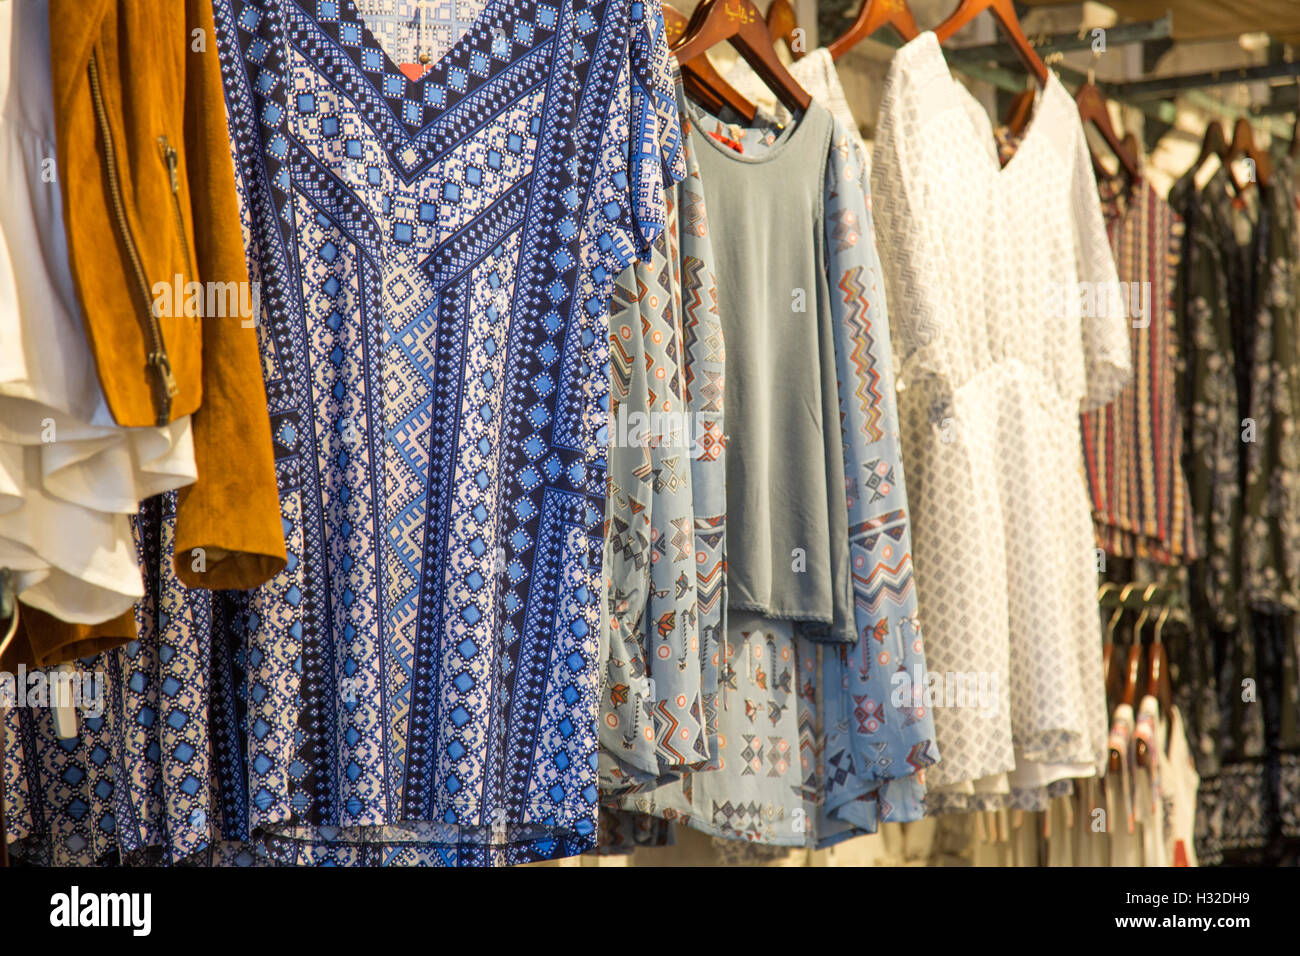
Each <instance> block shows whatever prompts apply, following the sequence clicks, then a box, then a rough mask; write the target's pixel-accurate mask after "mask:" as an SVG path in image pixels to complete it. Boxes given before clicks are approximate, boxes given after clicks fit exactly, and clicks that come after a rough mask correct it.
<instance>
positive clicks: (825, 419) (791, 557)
mask: <svg viewBox="0 0 1300 956" xmlns="http://www.w3.org/2000/svg"><path fill="white" fill-rule="evenodd" d="M688 109H689V111H690V113H691V118H692V120H693V122H692V123H691V124H690V127H691V131H690V135H691V137H692V138H693V144H694V146H695V155H696V156H697V157H698V158H699V166H700V178H701V180H702V182H703V187H704V200H705V205H706V208H707V209H708V210H709V220H710V224H711V230H712V233H713V249H714V255H715V271H716V275H717V286H718V311H719V313H720V316H721V319H722V330H723V338H724V341H725V342H726V353H727V354H726V381H725V386H724V405H725V407H726V409H727V415H726V433H727V608H728V612H729V614H730V615H731V617H732V627H736V626H740V627H742V628H743V627H744V626H745V625H744V620H745V618H747V617H749V615H746V614H743V613H742V614H740V615H736V614H734V613H732V612H736V611H739V612H746V611H749V612H756V614H757V615H759V616H762V617H768V618H779V619H785V620H791V621H798V622H803V624H804V627H803V633H804V634H805V636H807V637H810V638H813V639H816V640H834V641H848V642H851V641H853V640H855V638H856V635H855V630H854V627H853V615H852V603H851V590H850V588H851V581H850V578H849V549H848V527H847V526H848V518H847V503H846V499H845V488H844V451H843V446H842V442H841V438H840V434H839V400H838V396H837V385H836V375H835V352H834V344H833V338H832V335H831V314H830V304H829V303H830V299H829V297H830V295H831V290H830V288H829V284H828V282H827V278H826V250H825V247H824V238H823V237H824V232H823V203H824V194H825V190H826V161H827V156H828V152H829V149H830V139H831V125H832V121H831V116H830V114H829V113H828V112H826V110H825V109H823V108H822V107H820V106H818V105H817V104H816V103H813V104H812V105H811V106H810V108H809V109H808V111H807V113H805V115H804V116H803V118H802V119H801V120H800V122H799V123H798V125H797V126H791V127H787V128H785V129H784V130H781V129H780V128H779V127H775V126H768V125H758V126H755V127H749V128H743V127H737V126H734V125H726V124H723V123H721V121H720V120H719V119H718V118H717V117H714V116H712V115H711V114H709V113H707V112H705V111H704V110H702V109H700V108H699V107H698V106H697V105H696V104H694V103H691V104H689V105H688ZM706 130H716V131H718V132H720V133H721V134H722V135H723V136H726V137H728V138H731V139H733V140H736V141H738V142H739V143H740V144H741V146H742V151H740V152H738V151H737V150H735V149H734V148H732V147H731V146H728V145H726V144H724V143H722V142H720V141H718V140H717V139H715V138H714V137H713V136H711V135H709V133H708V132H705V131H706Z"/></svg>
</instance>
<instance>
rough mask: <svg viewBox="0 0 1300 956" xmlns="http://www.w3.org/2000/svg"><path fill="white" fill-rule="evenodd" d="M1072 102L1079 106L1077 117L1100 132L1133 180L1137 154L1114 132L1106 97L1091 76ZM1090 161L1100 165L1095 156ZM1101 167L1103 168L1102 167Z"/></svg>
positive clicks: (1136, 175) (1130, 179)
mask: <svg viewBox="0 0 1300 956" xmlns="http://www.w3.org/2000/svg"><path fill="white" fill-rule="evenodd" d="M1089 72H1090V73H1091V71H1089ZM1074 103H1075V105H1076V106H1078V107H1079V119H1081V120H1082V121H1083V122H1085V123H1091V124H1092V125H1093V127H1094V128H1096V130H1097V132H1099V133H1101V138H1102V139H1104V140H1105V141H1106V145H1107V146H1109V147H1110V148H1111V151H1112V152H1113V153H1114V154H1115V158H1116V159H1118V160H1119V164H1120V167H1121V168H1122V169H1123V170H1124V171H1125V172H1127V173H1128V176H1129V181H1130V182H1133V181H1135V180H1136V179H1137V178H1138V175H1139V173H1138V161H1137V155H1136V154H1135V153H1134V152H1133V151H1132V150H1130V149H1128V148H1127V147H1126V146H1125V145H1124V142H1123V141H1122V140H1121V139H1120V138H1119V135H1118V134H1117V133H1116V132H1115V127H1114V126H1112V125H1111V122H1110V110H1108V109H1107V108H1106V97H1104V96H1103V95H1102V92H1101V89H1100V88H1099V87H1098V86H1097V84H1096V83H1094V82H1093V81H1092V77H1091V76H1089V78H1088V80H1087V81H1086V82H1084V84H1083V85H1082V86H1080V87H1079V89H1078V90H1077V91H1076V92H1075V94H1074ZM1092 161H1093V165H1094V167H1095V166H1100V165H1101V164H1100V163H1099V162H1098V161H1097V157H1096V156H1093V158H1092ZM1102 168H1103V170H1104V167H1102Z"/></svg>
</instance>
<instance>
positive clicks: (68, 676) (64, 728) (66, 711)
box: [50, 663, 77, 740]
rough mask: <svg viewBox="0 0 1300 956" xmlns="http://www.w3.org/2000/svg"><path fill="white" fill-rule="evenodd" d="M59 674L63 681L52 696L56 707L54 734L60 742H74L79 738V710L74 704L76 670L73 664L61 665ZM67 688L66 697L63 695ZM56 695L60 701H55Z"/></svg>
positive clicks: (51, 702) (52, 702)
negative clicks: (73, 691)
mask: <svg viewBox="0 0 1300 956" xmlns="http://www.w3.org/2000/svg"><path fill="white" fill-rule="evenodd" d="M59 674H60V675H61V676H62V678H63V679H61V680H59V682H58V683H57V684H56V685H55V688H56V689H55V692H54V694H51V695H50V696H51V700H50V704H51V705H53V707H54V733H55V735H56V736H58V738H59V739H60V740H72V739H73V738H75V737H76V736H77V708H76V706H75V705H74V704H73V703H72V682H73V680H75V679H76V678H75V675H76V668H75V667H74V666H73V665H72V664H71V663H66V664H60V665H59ZM65 688H66V690H67V694H66V695H65V694H64V693H63V691H64V689H65ZM56 695H57V697H58V700H54V699H53V697H54V696H56ZM65 696H66V698H67V699H66V700H65V699H64V698H65Z"/></svg>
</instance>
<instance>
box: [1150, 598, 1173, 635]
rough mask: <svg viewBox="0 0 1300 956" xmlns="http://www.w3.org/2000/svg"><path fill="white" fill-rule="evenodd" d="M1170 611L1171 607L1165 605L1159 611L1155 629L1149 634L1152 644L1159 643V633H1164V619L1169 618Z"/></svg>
mask: <svg viewBox="0 0 1300 956" xmlns="http://www.w3.org/2000/svg"><path fill="white" fill-rule="evenodd" d="M1172 611H1173V608H1171V607H1169V606H1168V605H1166V606H1165V609H1164V610H1163V611H1161V612H1160V616H1159V617H1158V618H1156V630H1155V633H1154V634H1153V635H1152V636H1151V643H1152V644H1159V643H1160V635H1161V634H1163V633H1164V629H1165V621H1167V620H1169V615H1170V613H1171V612H1172Z"/></svg>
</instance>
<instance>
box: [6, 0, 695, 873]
mask: <svg viewBox="0 0 1300 956" xmlns="http://www.w3.org/2000/svg"><path fill="white" fill-rule="evenodd" d="M214 11H215V15H216V26H217V29H216V40H217V45H218V49H219V52H220V56H221V60H222V64H223V70H224V73H223V76H224V79H225V84H226V95H227V101H228V105H229V112H230V118H231V130H232V136H231V141H232V143H233V149H234V154H235V158H236V169H237V171H238V179H239V182H240V186H241V189H242V199H243V208H244V210H245V212H246V215H247V228H248V231H249V245H248V248H249V251H250V257H251V260H252V261H251V270H252V273H253V275H254V276H255V278H257V279H259V280H260V281H261V282H262V302H263V304H264V305H265V307H266V308H265V310H264V313H263V316H262V323H261V333H262V336H261V342H262V347H263V352H262V360H263V362H264V365H265V368H266V369H267V373H266V374H267V382H268V386H267V393H268V398H269V401H270V404H271V409H270V410H271V418H272V421H273V436H274V439H275V442H276V452H277V460H276V467H277V471H278V475H279V478H280V483H281V498H280V509H281V514H282V517H283V522H284V527H285V539H286V541H287V542H288V551H289V558H288V564H287V566H286V568H285V570H284V571H283V572H282V573H280V574H279V575H277V576H276V577H275V578H273V579H272V580H271V581H270V582H268V583H267V584H266V585H265V586H263V587H261V588H258V589H256V590H253V591H249V592H221V593H215V594H209V593H205V592H198V591H189V590H185V589H184V588H181V587H180V586H179V582H178V581H177V579H176V577H175V575H174V573H173V571H172V569H171V568H170V566H169V564H168V558H169V556H170V554H171V553H172V550H173V549H174V548H175V547H176V542H175V537H174V536H175V534H176V533H177V532H176V531H174V528H175V527H176V526H175V523H174V522H175V519H174V511H173V505H172V503H171V502H169V501H163V502H161V503H160V504H159V505H158V506H157V507H153V508H148V509H146V510H145V511H144V513H142V516H141V521H140V537H141V540H142V547H143V549H144V550H145V552H146V556H147V561H146V565H147V567H148V568H149V574H148V578H147V581H148V587H147V593H146V597H145V600H144V602H142V605H141V611H140V629H141V638H140V642H139V645H138V646H135V647H133V648H131V649H130V650H129V652H120V653H119V654H117V655H116V656H115V657H114V658H113V659H112V661H111V662H110V663H109V665H108V666H107V669H108V671H109V684H110V686H109V691H108V693H109V699H110V700H113V701H114V708H115V711H114V719H112V720H110V721H107V722H106V726H105V727H104V728H103V732H102V733H96V734H88V735H86V736H85V737H83V739H82V740H81V741H79V746H78V747H76V748H73V749H72V750H70V751H69V752H67V753H64V754H60V755H58V757H57V759H55V760H54V762H55V763H56V764H58V765H59V766H58V767H49V768H48V769H47V767H46V766H45V765H44V764H42V765H39V766H32V765H31V764H30V762H29V763H28V770H27V772H28V773H30V774H34V775H35V776H34V777H32V778H30V779H31V780H32V781H33V782H32V783H29V784H28V785H29V786H34V787H35V790H36V791H37V792H34V793H31V794H30V799H29V810H30V812H29V815H28V818H27V821H28V822H27V823H26V824H25V826H26V827H27V830H28V832H30V833H31V834H32V836H33V838H34V840H31V841H29V842H39V843H41V844H43V845H42V846H37V847H34V848H33V849H32V852H33V853H40V852H44V851H46V850H48V851H49V852H50V853H52V854H56V855H60V856H61V857H62V858H68V857H72V858H90V859H94V858H95V854H97V853H101V854H108V855H110V856H118V857H129V856H131V855H132V854H134V853H138V852H141V851H144V850H146V849H147V848H149V847H151V846H161V847H162V854H163V856H164V859H171V860H175V859H179V858H183V857H185V856H187V855H194V854H196V853H199V852H206V853H207V854H208V857H207V859H209V860H211V861H215V862H222V863H269V862H275V863H337V864H347V865H352V864H379V863H382V864H410V863H441V864H481V863H497V862H506V863H513V862H522V861H526V860H531V859H539V858H546V857H553V856H562V855H565V854H572V853H576V852H580V851H581V850H583V849H586V848H588V847H590V846H592V845H593V844H594V842H595V827H596V735H595V728H596V720H597V700H596V694H597V683H598V680H597V673H596V664H597V660H596V657H597V648H596V643H597V642H596V629H597V627H598V623H599V615H598V608H597V595H598V593H599V578H600V549H601V539H600V523H601V522H600V518H601V515H602V514H603V511H604V501H603V494H604V470H605V469H604V446H603V441H601V440H599V439H598V428H599V427H600V426H602V425H604V424H605V422H604V418H605V415H604V411H603V409H602V403H603V402H604V401H605V400H606V397H607V396H606V386H605V383H606V382H607V378H608V369H607V366H606V362H607V360H608V359H607V340H606V336H605V334H604V331H603V329H604V322H605V313H606V309H607V302H608V297H609V293H610V284H611V283H612V280H613V278H614V276H616V275H617V274H618V273H619V272H621V271H622V269H623V268H624V266H625V265H626V264H627V263H628V262H629V261H630V260H631V259H632V258H633V257H634V256H635V255H636V254H637V252H638V251H644V250H645V248H646V246H647V244H648V243H649V242H650V241H651V240H653V239H654V237H655V235H656V234H657V233H658V231H659V230H660V228H661V227H662V223H663V206H662V192H663V187H664V184H665V180H666V179H670V180H675V179H678V178H680V177H681V175H682V170H681V167H680V153H679V143H678V135H679V133H678V127H677V119H676V110H675V109H674V108H673V105H672V86H671V78H670V73H669V71H668V65H667V64H668V58H667V52H666V48H665V46H664V40H663V23H662V17H661V12H660V8H659V6H658V4H657V3H653V2H652V3H650V4H640V3H636V4H631V3H626V2H623V0H612V2H599V3H590V4H589V3H580V4H578V5H576V6H575V5H573V4H570V3H567V2H558V0H557V2H549V0H543V2H537V3H531V2H529V3H519V2H515V0H509V2H506V0H487V2H486V4H485V5H482V6H481V7H480V8H477V9H476V10H475V11H474V12H475V16H473V18H472V19H471V20H470V21H468V22H466V23H464V24H462V29H461V30H459V31H458V32H459V33H460V34H461V35H460V36H459V38H458V39H457V40H456V41H455V43H453V44H452V45H451V47H450V48H449V49H447V50H445V51H437V50H435V51H433V55H432V56H431V59H432V61H433V63H432V69H431V70H429V71H428V72H426V73H424V74H423V75H422V76H421V78H420V79H419V80H418V81H414V80H411V79H409V78H408V77H407V76H406V75H405V74H404V73H403V72H402V71H401V69H400V68H399V67H398V66H397V63H398V62H413V61H415V60H416V59H417V58H418V57H417V55H416V51H414V50H413V49H390V50H386V49H385V48H384V47H383V46H382V45H381V44H380V43H379V42H378V41H377V40H376V38H375V36H374V35H373V34H372V32H371V31H370V30H369V28H368V27H367V25H366V21H365V19H364V16H363V14H362V12H361V11H360V10H359V9H358V7H357V6H356V5H355V4H354V3H352V2H351V0H339V2H327V0H319V2H317V0H263V2H252V0H218V2H217V3H215V4H214ZM421 52H424V53H426V54H427V53H428V52H429V51H428V50H424V51H421ZM579 54H581V55H579ZM597 330H600V332H599V334H597ZM118 707H120V708H121V709H120V711H118V710H117V709H116V708H118ZM46 723H47V721H44V720H41V719H40V715H20V724H21V726H20V736H24V735H25V737H26V740H27V741H30V742H31V744H32V746H27V744H26V743H24V746H23V747H22V748H21V752H22V753H23V754H24V755H25V756H26V758H27V760H28V761H30V760H32V759H37V760H43V759H44V758H45V757H46V755H47V754H48V753H49V752H50V751H51V750H52V749H53V748H50V747H47V746H44V745H43V744H44V741H45V740H46V739H47V732H46V728H45V724H46ZM29 725H30V726H29ZM36 737H39V738H40V740H41V742H42V746H36V740H35V739H33V738H36ZM101 743H102V744H103V750H104V751H105V752H107V753H108V754H109V755H110V759H109V763H112V764H116V765H117V769H116V771H115V773H114V774H113V786H112V787H111V788H109V789H107V790H101V791H94V790H83V789H82V786H81V784H82V780H83V778H80V777H75V778H72V779H73V781H74V782H69V780H67V779H63V778H61V777H59V773H58V771H59V769H60V768H61V767H62V766H69V765H75V766H78V767H83V766H87V765H89V764H91V763H93V762H94V755H93V754H92V752H91V749H90V748H93V747H95V746H96V745H98V744H101ZM19 777H21V774H11V775H10V776H9V779H10V781H11V785H12V782H13V781H14V780H15V779H17V778H19ZM103 777H104V774H103V773H99V774H95V773H88V774H87V778H86V786H90V787H93V786H94V783H95V782H96V779H98V780H102V779H103ZM69 800H71V801H74V802H78V803H81V804H85V805H88V806H89V807H91V808H92V809H91V810H90V811H89V814H88V816H89V820H86V819H84V818H83V817H82V816H73V815H72V814H71V812H70V811H69V810H68V809H66V808H67V807H68V806H69V805H70V804H69V802H68V801H69ZM36 801H39V808H37V807H33V806H32V803H34V802H36ZM38 810H39V812H38ZM105 816H106V817H107V819H108V821H109V822H110V823H112V824H113V829H112V831H111V832H109V833H107V834H105V833H104V832H96V827H97V826H98V825H99V824H98V821H100V820H101V819H103V818H104V817H105ZM92 821H93V822H92ZM10 826H11V830H12V829H13V827H14V826H15V824H14V823H13V822H12V821H11V823H10Z"/></svg>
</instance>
